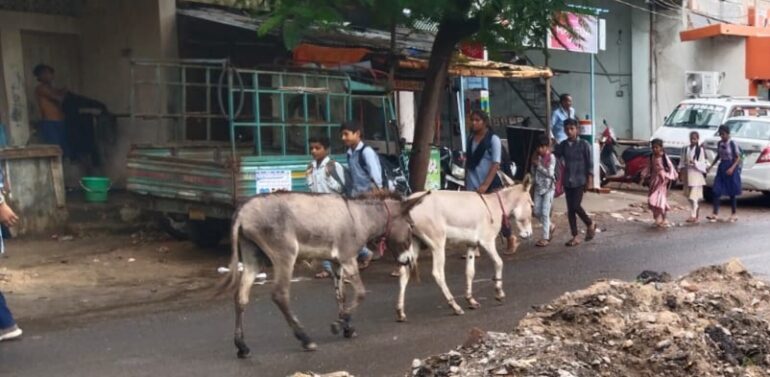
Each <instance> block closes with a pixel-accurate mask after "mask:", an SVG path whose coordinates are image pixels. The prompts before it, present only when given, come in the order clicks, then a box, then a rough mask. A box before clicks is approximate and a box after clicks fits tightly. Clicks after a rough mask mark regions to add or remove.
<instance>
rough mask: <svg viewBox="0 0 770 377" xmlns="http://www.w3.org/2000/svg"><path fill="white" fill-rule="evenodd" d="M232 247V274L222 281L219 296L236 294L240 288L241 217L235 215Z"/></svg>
mask: <svg viewBox="0 0 770 377" xmlns="http://www.w3.org/2000/svg"><path fill="white" fill-rule="evenodd" d="M230 232H231V233H230V243H231V245H230V247H231V250H232V255H230V267H229V268H230V272H228V273H227V275H226V276H225V277H224V279H222V281H221V282H220V283H219V286H218V289H217V296H222V295H224V294H227V293H232V292H235V290H236V289H237V288H238V280H239V278H240V276H241V272H240V271H239V268H238V267H239V266H238V262H239V260H240V252H239V250H240V247H239V244H240V234H241V219H240V216H238V215H235V216H234V217H233V226H232V228H231V230H230Z"/></svg>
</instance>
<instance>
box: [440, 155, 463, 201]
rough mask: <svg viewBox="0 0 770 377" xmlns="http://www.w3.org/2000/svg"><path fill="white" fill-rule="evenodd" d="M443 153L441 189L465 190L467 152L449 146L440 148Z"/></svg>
mask: <svg viewBox="0 0 770 377" xmlns="http://www.w3.org/2000/svg"><path fill="white" fill-rule="evenodd" d="M439 152H440V154H441V189H442V190H453V191H462V190H465V167H464V166H465V153H463V152H462V151H453V150H451V149H449V148H448V147H441V148H439Z"/></svg>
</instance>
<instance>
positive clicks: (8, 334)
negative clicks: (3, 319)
mask: <svg viewBox="0 0 770 377" xmlns="http://www.w3.org/2000/svg"><path fill="white" fill-rule="evenodd" d="M21 334H22V331H21V329H20V328H19V326H16V325H13V327H11V328H8V329H6V330H0V342H2V341H4V340H14V339H18V338H19V337H21Z"/></svg>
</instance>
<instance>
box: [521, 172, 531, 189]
mask: <svg viewBox="0 0 770 377" xmlns="http://www.w3.org/2000/svg"><path fill="white" fill-rule="evenodd" d="M521 185H522V186H524V191H525V192H528V191H529V190H530V189H531V188H532V176H531V175H529V174H527V175H525V176H524V180H523V181H521Z"/></svg>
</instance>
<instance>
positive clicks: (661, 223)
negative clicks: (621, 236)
mask: <svg viewBox="0 0 770 377" xmlns="http://www.w3.org/2000/svg"><path fill="white" fill-rule="evenodd" d="M650 144H651V145H652V156H650V164H649V165H648V166H647V169H645V171H644V173H643V176H644V177H645V178H648V179H649V181H650V190H649V194H648V198H647V202H648V204H649V206H650V209H651V210H652V216H653V217H654V218H655V225H657V226H658V227H660V228H665V227H668V226H669V223H668V220H666V213H667V212H668V211H669V210H670V209H671V207H670V206H669V205H668V187H669V186H670V185H671V182H673V181H676V179H677V176H678V175H677V173H676V169H674V165H673V164H672V163H671V160H670V159H669V158H668V155H666V152H665V150H664V149H663V140H661V139H654V140H653V141H652V142H651V143H650Z"/></svg>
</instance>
